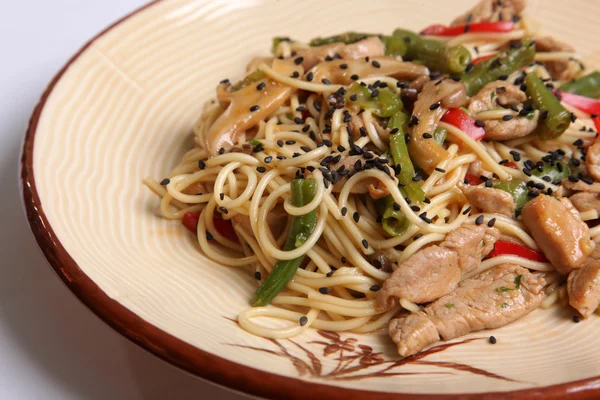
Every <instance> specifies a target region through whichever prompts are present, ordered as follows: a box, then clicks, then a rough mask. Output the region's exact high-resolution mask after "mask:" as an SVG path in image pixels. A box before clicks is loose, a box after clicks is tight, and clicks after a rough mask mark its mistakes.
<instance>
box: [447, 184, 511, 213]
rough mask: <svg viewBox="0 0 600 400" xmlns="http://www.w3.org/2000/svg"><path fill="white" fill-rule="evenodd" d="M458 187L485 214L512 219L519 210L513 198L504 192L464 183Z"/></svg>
mask: <svg viewBox="0 0 600 400" xmlns="http://www.w3.org/2000/svg"><path fill="white" fill-rule="evenodd" d="M457 186H458V188H459V189H460V190H461V191H462V192H463V194H464V195H465V197H466V198H467V200H468V201H469V203H471V204H472V205H473V206H475V207H477V208H478V209H480V210H481V211H483V212H488V213H496V214H502V215H506V216H508V217H512V216H513V214H514V212H515V209H516V208H517V205H516V204H515V202H514V200H513V198H512V196H511V195H510V194H509V193H508V192H505V191H504V190H500V189H494V188H487V187H480V186H471V185H465V184H463V183H459V184H458V185H457Z"/></svg>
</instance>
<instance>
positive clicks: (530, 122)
mask: <svg viewBox="0 0 600 400" xmlns="http://www.w3.org/2000/svg"><path fill="white" fill-rule="evenodd" d="M525 101H527V95H526V94H525V92H523V91H522V90H521V89H519V87H517V86H515V85H513V84H511V83H509V82H507V81H494V82H490V83H488V84H487V85H485V86H484V87H483V88H482V89H481V90H480V91H479V93H477V94H476V95H475V96H473V97H472V98H471V100H470V101H469V106H468V109H469V111H471V113H473V114H474V115H475V114H477V113H480V112H482V111H486V110H491V109H494V108H498V106H499V105H501V106H503V107H509V106H519V105H521V106H522V105H523V103H524V102H525ZM538 118H539V113H538V112H535V114H534V116H533V118H531V119H527V118H525V117H515V118H513V119H511V120H509V121H504V120H494V119H492V120H487V121H485V126H484V128H483V129H485V138H486V139H488V140H489V139H491V140H510V139H516V138H520V137H523V136H526V135H529V134H530V133H532V132H533V131H534V130H535V128H536V127H537V124H538Z"/></svg>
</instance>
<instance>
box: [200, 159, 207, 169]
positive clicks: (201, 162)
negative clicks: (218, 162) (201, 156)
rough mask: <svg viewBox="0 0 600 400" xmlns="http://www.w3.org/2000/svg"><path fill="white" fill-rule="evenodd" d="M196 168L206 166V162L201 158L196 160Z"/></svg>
mask: <svg viewBox="0 0 600 400" xmlns="http://www.w3.org/2000/svg"><path fill="white" fill-rule="evenodd" d="M198 168H200V169H204V168H206V163H205V162H204V161H203V160H200V161H198Z"/></svg>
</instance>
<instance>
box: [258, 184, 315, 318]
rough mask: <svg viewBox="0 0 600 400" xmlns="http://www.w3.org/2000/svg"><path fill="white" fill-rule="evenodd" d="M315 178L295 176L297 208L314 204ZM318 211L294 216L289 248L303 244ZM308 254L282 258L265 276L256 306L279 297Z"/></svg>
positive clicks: (289, 234)
mask: <svg viewBox="0 0 600 400" xmlns="http://www.w3.org/2000/svg"><path fill="white" fill-rule="evenodd" d="M316 187H317V184H316V181H315V180H314V179H294V180H292V183H291V192H292V194H291V201H292V204H293V205H294V206H296V207H302V206H305V205H307V204H308V203H310V202H311V201H312V200H313V199H314V197H315V193H316ZM316 223H317V212H316V210H313V211H311V212H309V213H308V214H305V215H301V216H296V215H294V216H292V222H291V225H290V230H289V232H288V236H287V239H286V242H285V245H284V247H283V248H284V250H285V251H291V250H294V249H297V248H298V247H300V246H302V244H303V243H304V242H306V240H307V239H308V237H309V236H310V234H311V233H312V232H313V230H314V229H315V225H316ZM302 260H304V255H302V256H300V257H297V258H294V259H292V260H278V261H277V263H276V264H275V267H274V268H273V270H272V271H271V273H270V274H269V276H268V277H267V279H265V282H264V283H263V284H262V285H261V287H260V288H258V290H257V291H256V294H255V295H254V299H253V300H252V305H253V306H255V307H260V306H266V305H267V304H269V303H270V302H271V300H273V298H274V297H275V296H277V294H278V293H279V292H281V290H282V289H283V288H284V287H285V286H286V285H287V284H288V282H290V281H291V280H292V278H293V277H294V275H295V274H296V271H297V270H298V267H300V264H302Z"/></svg>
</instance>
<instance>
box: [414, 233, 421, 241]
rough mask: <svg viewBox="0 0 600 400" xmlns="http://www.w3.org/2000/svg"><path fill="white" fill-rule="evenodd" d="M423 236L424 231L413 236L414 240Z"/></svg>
mask: <svg viewBox="0 0 600 400" xmlns="http://www.w3.org/2000/svg"><path fill="white" fill-rule="evenodd" d="M422 237H423V234H422V233H419V234H416V235H415V237H414V238H413V240H419V239H421V238H422Z"/></svg>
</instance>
